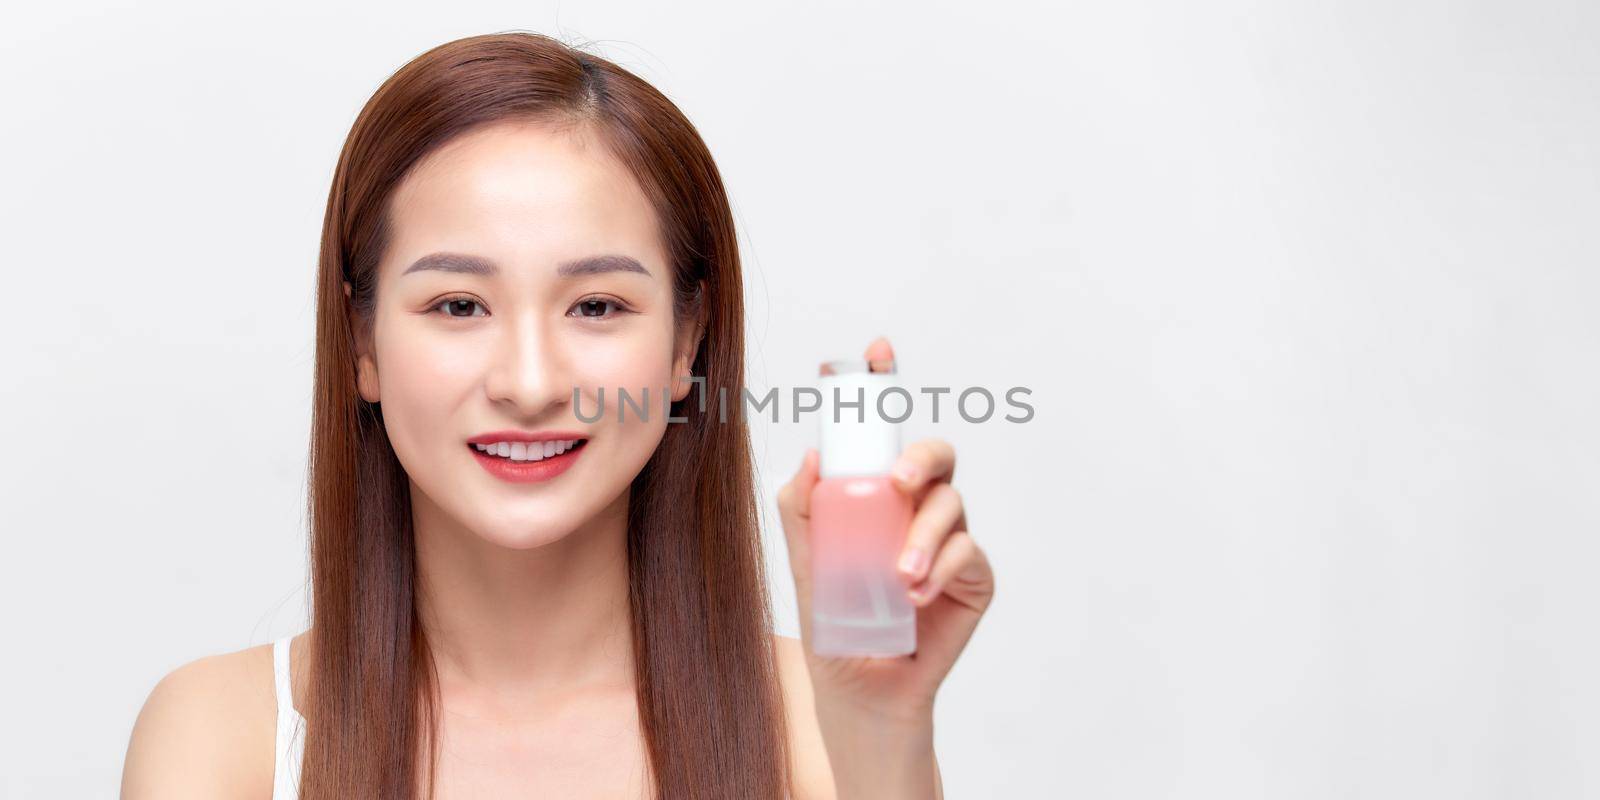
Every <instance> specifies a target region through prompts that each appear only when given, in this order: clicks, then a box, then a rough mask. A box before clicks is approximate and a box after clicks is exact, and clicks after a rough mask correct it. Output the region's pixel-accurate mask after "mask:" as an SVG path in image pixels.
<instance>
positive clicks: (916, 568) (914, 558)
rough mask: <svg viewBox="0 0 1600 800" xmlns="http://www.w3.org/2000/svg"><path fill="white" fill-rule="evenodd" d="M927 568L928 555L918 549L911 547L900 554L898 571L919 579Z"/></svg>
mask: <svg viewBox="0 0 1600 800" xmlns="http://www.w3.org/2000/svg"><path fill="white" fill-rule="evenodd" d="M927 568H928V553H927V552H926V551H924V550H923V549H922V548H920V547H913V548H911V549H910V550H907V551H905V552H904V553H901V554H900V571H901V572H904V573H905V574H907V575H909V576H911V577H912V578H918V579H920V578H921V577H922V571H923V570H925V569H927Z"/></svg>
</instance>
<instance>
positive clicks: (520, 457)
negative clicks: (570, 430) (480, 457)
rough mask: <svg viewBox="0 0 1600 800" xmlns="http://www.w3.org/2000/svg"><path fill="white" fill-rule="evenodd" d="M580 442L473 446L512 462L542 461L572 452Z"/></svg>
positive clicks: (574, 440) (565, 440) (558, 440)
mask: <svg viewBox="0 0 1600 800" xmlns="http://www.w3.org/2000/svg"><path fill="white" fill-rule="evenodd" d="M578 441H579V440H578V439H551V440H548V441H544V442H494V443H493V444H474V445H473V446H474V447H476V448H478V450H479V451H480V452H484V453H488V454H490V455H497V456H503V457H505V458H509V459H511V460H512V461H542V460H544V459H546V458H550V457H551V456H554V455H557V454H559V453H565V452H566V451H568V450H571V449H572V448H573V447H575V446H576V445H577V444H578Z"/></svg>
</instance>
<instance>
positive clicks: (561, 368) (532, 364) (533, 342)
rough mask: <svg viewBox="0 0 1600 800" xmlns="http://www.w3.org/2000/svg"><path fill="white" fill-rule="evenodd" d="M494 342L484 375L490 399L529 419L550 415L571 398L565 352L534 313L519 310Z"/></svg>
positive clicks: (570, 384) (570, 383)
mask: <svg viewBox="0 0 1600 800" xmlns="http://www.w3.org/2000/svg"><path fill="white" fill-rule="evenodd" d="M493 346H494V348H495V352H494V354H493V358H492V360H491V364H490V367H489V372H488V374H487V375H486V376H485V377H484V390H485V392H486V393H487V394H488V395H489V400H490V401H491V402H494V403H497V404H503V405H505V406H507V407H508V410H510V411H512V412H514V413H515V414H516V415H517V416H518V417H520V418H522V419H526V420H530V421H532V420H536V419H544V418H546V417H548V416H550V415H553V414H554V413H555V412H554V411H553V410H552V409H555V408H558V407H560V406H562V405H564V404H566V403H568V402H569V401H570V397H571V395H572V382H571V380H570V379H569V374H570V373H569V372H568V370H567V365H566V357H565V354H564V353H563V352H562V351H561V348H560V347H559V346H558V343H557V341H556V340H555V338H554V337H552V336H551V335H550V332H549V331H548V330H547V329H546V328H545V326H544V324H543V322H542V321H541V320H540V319H539V318H538V317H537V316H535V315H534V314H533V313H531V312H530V313H523V314H520V315H518V316H517V317H516V318H515V319H514V320H513V321H512V322H511V323H509V324H507V325H506V326H504V328H503V329H502V330H501V332H500V336H499V337H498V338H497V339H496V341H495V344H494V345H493Z"/></svg>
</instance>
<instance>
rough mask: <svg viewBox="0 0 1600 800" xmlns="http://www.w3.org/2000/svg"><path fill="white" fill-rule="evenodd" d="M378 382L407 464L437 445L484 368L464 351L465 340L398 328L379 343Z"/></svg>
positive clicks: (386, 417)
mask: <svg viewBox="0 0 1600 800" xmlns="http://www.w3.org/2000/svg"><path fill="white" fill-rule="evenodd" d="M380 341H381V342H382V343H383V344H382V345H381V346H380V347H379V350H378V382H379V386H380V387H381V390H382V403H381V408H382V410H383V419H384V427H385V428H387V429H388V432H389V440H390V442H391V443H392V444H393V445H394V448H395V451H396V454H397V455H398V456H400V457H401V459H402V461H403V462H409V463H412V464H417V463H428V461H427V460H423V459H417V458H407V456H408V455H415V454H419V453H422V452H423V451H424V449H425V448H427V447H430V446H433V444H435V443H436V440H437V436H436V435H434V434H437V433H438V432H439V431H438V429H439V428H440V427H441V423H442V422H446V421H448V420H449V419H450V417H451V413H452V411H451V409H453V408H454V407H455V406H456V405H457V403H458V402H459V398H461V397H462V396H463V393H464V392H468V391H470V390H471V385H472V382H473V381H475V380H477V375H478V371H479V367H480V365H479V364H478V363H477V361H476V360H474V356H473V353H472V352H463V351H462V347H463V346H464V342H465V341H466V340H465V339H464V338H456V339H452V338H451V337H441V336H429V335H426V331H419V330H417V329H415V328H408V327H406V326H401V325H394V326H391V327H390V328H389V329H388V330H386V331H385V332H384V334H383V336H382V338H381V339H380Z"/></svg>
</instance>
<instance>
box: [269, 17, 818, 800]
mask: <svg viewBox="0 0 1600 800" xmlns="http://www.w3.org/2000/svg"><path fill="white" fill-rule="evenodd" d="M501 121H531V122H537V123H541V124H548V125H551V126H554V127H555V128H556V129H562V130H565V129H571V128H573V127H576V126H582V127H583V129H584V130H585V132H593V133H595V134H597V135H598V137H599V139H600V141H602V142H603V143H604V145H605V146H606V148H607V149H608V150H609V152H610V153H611V154H612V155H614V156H615V157H616V158H618V159H619V160H620V161H621V162H622V163H623V164H625V165H626V166H627V167H628V169H629V170H630V171H631V172H632V174H633V176H634V177H635V179H636V180H637V181H638V182H639V185H640V187H641V188H642V189H643V190H644V192H645V194H646V196H647V197H648V198H649V199H650V201H651V203H652V205H653V207H654V209H655V211H656V214H657V218H658V220H659V221H660V225H661V235H662V238H663V242H664V243H665V245H666V248H667V252H668V255H669V257H670V259H671V265H672V266H671V271H672V274H673V284H674V289H673V294H674V304H673V305H674V316H675V320H676V321H677V322H678V323H679V324H681V323H682V322H683V321H684V320H686V319H689V318H690V317H692V316H693V317H696V318H699V319H703V322H704V332H703V339H702V340H701V346H700V349H699V352H698V354H697V355H696V357H695V360H694V363H693V370H692V374H693V375H695V376H696V377H704V378H705V384H704V386H705V387H706V388H707V389H708V390H710V389H712V387H726V388H727V391H728V393H729V394H731V395H732V396H733V397H735V398H738V397H742V396H743V389H744V378H745V376H744V305H743V302H744V301H743V283H742V278H741V274H740V265H739V253H738V245H737V241H736V238H735V232H734V225H733V216H732V212H731V210H730V206H729V203H728V200H727V195H726V191H725V189H724V187H723V184H722V179H721V177H720V175H719V173H718V171H717V168H716V165H715V164H714V163H713V161H712V158H711V154H710V152H709V150H708V149H707V148H706V145H705V143H704V142H703V141H702V140H701V138H700V135H699V133H698V132H697V131H696V130H695V128H694V126H692V125H691V124H690V123H689V121H688V119H687V118H686V117H685V116H684V115H683V113H682V112H681V111H679V109H678V108H677V106H675V105H674V104H673V103H672V102H671V101H670V100H668V99H667V98H666V96H664V95H663V94H662V93H661V92H659V91H657V90H656V89H655V88H654V87H652V86H651V85H650V84H648V83H646V82H645V81H643V80H641V79H640V78H638V77H637V76H635V75H633V74H632V73H630V72H628V71H627V70H625V69H623V68H621V67H619V66H617V65H616V64H614V63H612V62H610V61H607V60H606V59H603V58H599V57H597V56H594V55H591V54H588V53H586V52H583V51H581V50H578V49H576V48H574V47H571V46H569V45H566V44H564V43H562V42H560V41H557V40H555V39H552V38H550V37H548V36H545V35H542V34H537V33H531V32H525V31H510V32H502V33H495V34H487V35H482V36H473V37H468V38H464V39H459V40H456V41H453V42H449V43H446V44H444V45H440V46H438V47H435V48H433V49H431V50H429V51H427V52H425V53H423V54H422V55H420V56H418V57H417V58H415V59H414V60H412V61H411V62H409V63H407V64H406V65H405V66H404V67H402V68H401V69H400V70H398V71H397V72H395V73H394V74H393V75H391V76H390V77H389V78H388V79H387V80H386V81H385V82H384V83H383V85H382V86H380V87H379V88H378V90H377V91H376V92H375V93H374V94H373V96H372V97H371V99H370V100H369V101H368V102H367V104H366V106H365V107H364V108H363V109H362V110H361V113H360V114H359V115H358V117H357V118H356V120H355V123H354V125H353V126H352V128H351V130H350V132H349V135H348V137H347V138H346V140H345V143H344V147H343V149H342V151H341V152H340V154H339V161H338V164H337V166H336V168H335V171H334V175H333V184H332V187H331V189H330V191H329V194H328V206H327V210H326V214H325V216H324V218H323V230H322V240H321V251H320V255H319V263H318V278H317V332H316V342H317V351H316V367H315V370H316V371H315V376H314V388H313V409H312V427H311V442H310V458H309V473H308V474H309V503H308V509H307V512H308V523H309V528H310V563H311V570H310V572H311V606H312V607H311V622H312V624H311V635H310V636H309V637H308V638H309V640H310V648H309V649H310V655H309V658H308V660H307V663H308V664H309V669H310V677H309V691H308V696H307V702H306V707H307V710H308V712H309V713H308V714H307V715H306V722H307V725H306V739H305V750H304V753H305V755H304V762H303V763H302V766H301V784H300V796H301V797H302V798H304V799H305V800H349V799H350V798H382V799H383V800H397V799H400V798H431V797H432V796H433V789H434V779H433V778H434V774H435V769H436V765H437V761H438V736H437V730H438V729H437V720H438V716H439V714H438V703H439V698H438V694H437V692H438V677H437V675H436V674H435V672H434V663H433V659H432V656H431V653H430V650H429V647H428V640H427V636H426V635H425V632H424V630H423V627H422V626H421V624H420V623H419V620H418V614H417V593H418V591H419V582H418V578H417V570H416V549H415V535H414V532H413V530H412V517H411V498H410V493H409V482H408V480H407V478H406V475H405V472H404V470H403V468H402V466H401V464H400V462H399V460H398V458H397V457H396V455H395V452H394V449H393V448H392V447H391V446H390V444H389V440H388V435H387V433H386V432H385V429H384V423H383V413H382V409H381V408H380V407H379V406H378V405H376V404H372V403H368V402H366V401H365V400H364V399H363V398H361V396H360V394H359V393H358V391H357V388H356V377H355V375H356V372H355V370H356V348H355V342H356V339H355V335H356V329H355V327H354V326H355V325H356V324H361V323H360V322H358V321H353V320H352V316H351V314H350V311H351V310H352V309H354V310H357V311H360V312H362V313H361V314H360V316H359V319H360V320H365V321H366V324H368V325H370V324H371V323H370V321H371V320H372V318H373V314H372V310H373V309H374V307H375V304H376V292H377V277H378V264H379V263H380V261H381V259H382V256H383V253H384V249H385V247H386V244H387V242H388V240H389V236H390V230H389V226H390V225H391V217H390V210H389V207H388V205H389V201H390V197H391V195H392V194H393V192H394V190H395V188H396V186H397V185H398V184H399V183H400V181H401V180H402V179H403V178H404V176H405V175H406V174H407V173H408V171H409V170H410V168H411V167H412V165H414V164H416V163H417V162H418V161H419V160H420V159H422V158H423V157H424V156H426V155H427V154H428V153H429V152H431V151H432V150H434V149H435V148H437V147H439V146H441V145H442V144H444V143H445V142H447V141H450V140H451V139H452V138H453V137H456V136H459V135H461V134H463V133H465V132H467V131H470V130H474V129H476V128H478V127H480V126H483V125H487V124H491V123H496V122H501ZM345 281H348V282H349V283H350V285H351V295H350V298H349V301H348V304H347V301H346V298H345V295H344V290H343V283H344V282H345ZM701 287H703V288H701ZM700 315H703V316H700ZM369 330H370V329H369ZM694 402H697V398H696V396H695V393H694V392H691V393H690V394H689V395H687V396H686V397H685V398H684V400H682V401H679V402H678V403H675V404H673V405H672V407H671V409H670V411H671V413H672V414H673V415H674V416H678V417H687V419H688V421H687V422H681V423H679V422H675V423H674V424H669V425H667V430H666V433H665V435H664V436H663V439H662V441H661V443H660V446H659V447H658V448H657V449H656V451H655V453H654V454H653V455H652V456H651V458H650V459H649V461H648V463H647V464H646V465H645V467H644V469H643V470H642V471H641V472H640V473H639V475H638V476H636V477H635V478H634V480H633V482H632V484H631V485H630V489H629V491H630V496H629V506H628V523H627V524H628V531H627V568H628V603H629V613H630V620H631V628H632V640H633V645H634V667H635V669H634V672H635V674H636V675H637V690H636V695H637V701H638V709H639V718H640V725H641V728H642V731H641V733H642V736H643V739H644V742H645V746H646V754H647V756H648V764H649V772H650V775H651V779H650V782H649V786H650V788H651V789H652V790H653V792H654V796H656V797H659V798H674V799H675V798H705V799H706V800H721V799H723V798H726V799H727V800H734V799H735V798H737V800H748V799H749V798H780V797H783V796H785V794H786V793H787V791H788V787H789V785H790V784H789V781H790V776H789V767H788V749H787V748H788V743H787V741H786V737H785V735H784V731H785V730H786V725H785V723H784V713H785V712H784V708H783V703H782V694H781V692H780V690H779V687H778V682H777V670H776V666H775V662H774V660H773V656H774V654H773V648H772V639H771V630H772V617H771V606H770V597H769V595H768V590H767V580H766V575H765V570H764V567H763V563H764V562H763V558H762V548H761V544H760V527H759V516H758V507H757V505H756V501H755V489H754V477H753V459H752V457H751V450H750V438H749V432H748V429H747V427H746V424H745V419H744V416H743V414H738V415H736V416H735V417H733V418H730V419H729V420H727V421H725V422H714V421H713V420H711V419H710V416H709V415H708V414H705V413H693V412H692V411H690V410H689V409H688V408H687V406H688V404H689V403H694Z"/></svg>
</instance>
